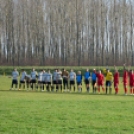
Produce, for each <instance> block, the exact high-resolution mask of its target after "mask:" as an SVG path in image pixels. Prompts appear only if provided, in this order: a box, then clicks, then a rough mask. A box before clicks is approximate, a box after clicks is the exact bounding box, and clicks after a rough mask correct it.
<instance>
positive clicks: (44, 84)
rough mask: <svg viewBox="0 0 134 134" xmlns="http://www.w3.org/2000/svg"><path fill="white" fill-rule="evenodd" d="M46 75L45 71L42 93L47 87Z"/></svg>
mask: <svg viewBox="0 0 134 134" xmlns="http://www.w3.org/2000/svg"><path fill="white" fill-rule="evenodd" d="M46 75H47V73H46V71H45V70H43V77H42V81H43V89H42V91H44V90H45V87H46Z"/></svg>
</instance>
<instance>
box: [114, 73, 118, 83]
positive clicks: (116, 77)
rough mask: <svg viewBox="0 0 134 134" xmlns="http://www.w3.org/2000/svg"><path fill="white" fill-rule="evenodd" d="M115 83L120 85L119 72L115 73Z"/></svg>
mask: <svg viewBox="0 0 134 134" xmlns="http://www.w3.org/2000/svg"><path fill="white" fill-rule="evenodd" d="M114 83H119V72H115V73H114Z"/></svg>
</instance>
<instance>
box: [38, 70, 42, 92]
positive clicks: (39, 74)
mask: <svg viewBox="0 0 134 134" xmlns="http://www.w3.org/2000/svg"><path fill="white" fill-rule="evenodd" d="M38 88H40V91H42V90H43V70H40V72H39V73H38V85H37V89H38Z"/></svg>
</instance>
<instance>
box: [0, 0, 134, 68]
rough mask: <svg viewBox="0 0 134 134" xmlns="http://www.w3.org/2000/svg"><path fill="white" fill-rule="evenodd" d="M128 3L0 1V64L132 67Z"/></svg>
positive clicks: (133, 18) (132, 16)
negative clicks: (125, 65)
mask: <svg viewBox="0 0 134 134" xmlns="http://www.w3.org/2000/svg"><path fill="white" fill-rule="evenodd" d="M133 32H134V1H133V0H111V1H109V0H4V1H3V0H0V64H1V65H13V66H15V65H18V66H20V65H78V66H81V65H94V66H99V65H122V64H123V63H127V64H130V65H134V34H133Z"/></svg>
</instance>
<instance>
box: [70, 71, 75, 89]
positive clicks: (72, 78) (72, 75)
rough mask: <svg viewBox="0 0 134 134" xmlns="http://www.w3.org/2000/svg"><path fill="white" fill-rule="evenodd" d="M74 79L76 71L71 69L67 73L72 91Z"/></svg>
mask: <svg viewBox="0 0 134 134" xmlns="http://www.w3.org/2000/svg"><path fill="white" fill-rule="evenodd" d="M75 79H76V73H75V72H74V71H73V69H71V72H70V73H69V81H70V91H71V87H72V86H73V88H74V92H75Z"/></svg>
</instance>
